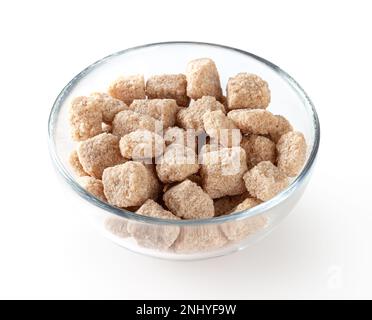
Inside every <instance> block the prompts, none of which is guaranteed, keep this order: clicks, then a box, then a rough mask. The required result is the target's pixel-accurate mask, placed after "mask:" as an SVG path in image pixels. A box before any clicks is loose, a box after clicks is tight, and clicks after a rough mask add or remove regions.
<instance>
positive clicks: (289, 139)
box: [276, 131, 306, 177]
mask: <svg viewBox="0 0 372 320" xmlns="http://www.w3.org/2000/svg"><path fill="white" fill-rule="evenodd" d="M276 148H277V151H278V168H279V169H280V170H281V171H282V172H284V173H285V174H286V175H287V176H289V177H295V176H297V175H298V174H299V172H300V171H301V169H302V167H303V165H304V163H305V160H306V141H305V137H304V135H303V134H302V133H301V132H297V131H291V132H288V133H286V134H284V135H282V136H281V137H280V139H279V141H278V143H277V145H276Z"/></svg>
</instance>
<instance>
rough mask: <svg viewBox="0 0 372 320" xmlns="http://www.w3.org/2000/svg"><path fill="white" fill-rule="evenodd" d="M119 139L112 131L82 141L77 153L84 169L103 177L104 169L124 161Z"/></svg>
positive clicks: (98, 177)
mask: <svg viewBox="0 0 372 320" xmlns="http://www.w3.org/2000/svg"><path fill="white" fill-rule="evenodd" d="M119 140H120V138H119V137H117V136H114V135H112V134H110V133H101V134H100V135H98V136H95V137H93V138H90V139H88V140H85V141H82V142H80V143H79V145H78V148H77V153H78V156H79V161H80V163H81V165H82V167H83V169H84V171H85V172H86V173H88V174H89V175H91V176H92V177H95V178H97V179H101V177H102V172H103V170H104V169H106V168H107V167H112V166H115V165H117V164H119V163H123V162H124V161H125V159H124V158H123V157H122V156H121V154H120V149H119Z"/></svg>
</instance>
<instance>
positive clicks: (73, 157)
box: [69, 150, 89, 177]
mask: <svg viewBox="0 0 372 320" xmlns="http://www.w3.org/2000/svg"><path fill="white" fill-rule="evenodd" d="M69 163H70V166H71V168H72V170H73V171H74V173H75V174H76V175H77V176H78V177H84V176H89V174H87V173H86V172H85V171H84V169H83V166H82V165H81V163H80V161H79V156H78V154H77V151H76V150H74V151H72V152H71V154H70V157H69Z"/></svg>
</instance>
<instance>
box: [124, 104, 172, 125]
mask: <svg viewBox="0 0 372 320" xmlns="http://www.w3.org/2000/svg"><path fill="white" fill-rule="evenodd" d="M129 108H130V109H131V110H132V111H135V112H138V113H141V114H145V115H148V116H150V117H153V118H154V119H157V120H160V121H162V124H163V127H164V128H168V127H172V126H174V124H175V123H176V115H177V112H178V109H179V107H178V106H177V103H176V101H175V100H173V99H148V100H134V101H133V102H132V104H131V105H130V106H129Z"/></svg>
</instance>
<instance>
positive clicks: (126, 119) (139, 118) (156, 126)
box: [112, 110, 163, 137]
mask: <svg viewBox="0 0 372 320" xmlns="http://www.w3.org/2000/svg"><path fill="white" fill-rule="evenodd" d="M162 128H163V126H162V124H161V123H160V121H158V120H156V119H154V118H153V117H150V116H148V115H146V114H140V113H138V112H134V111H132V110H124V111H121V112H119V113H118V114H117V115H116V116H115V118H114V121H113V122H112V133H113V134H114V135H116V136H120V137H123V136H125V135H126V134H128V133H131V132H133V131H136V130H137V129H145V130H149V131H152V132H157V131H159V130H162Z"/></svg>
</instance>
